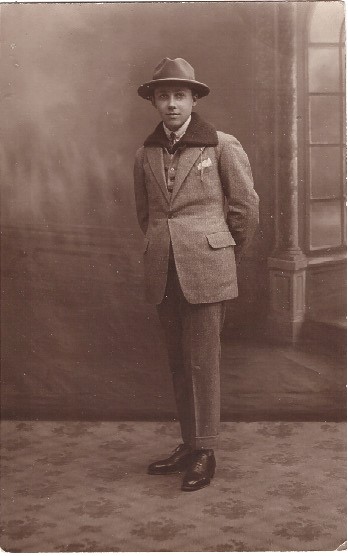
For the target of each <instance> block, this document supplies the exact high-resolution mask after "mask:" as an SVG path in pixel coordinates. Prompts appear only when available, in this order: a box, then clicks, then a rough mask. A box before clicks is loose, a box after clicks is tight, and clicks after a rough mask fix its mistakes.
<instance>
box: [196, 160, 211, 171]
mask: <svg viewBox="0 0 348 556" xmlns="http://www.w3.org/2000/svg"><path fill="white" fill-rule="evenodd" d="M212 164H213V163H212V161H211V160H210V158H206V159H205V160H202V162H200V163H199V164H198V166H197V168H198V170H202V169H203V168H209V166H211V165H212Z"/></svg>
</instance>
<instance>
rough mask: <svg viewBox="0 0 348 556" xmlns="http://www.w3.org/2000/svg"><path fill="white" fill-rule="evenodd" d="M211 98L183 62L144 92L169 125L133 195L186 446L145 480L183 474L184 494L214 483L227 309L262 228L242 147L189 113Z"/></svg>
mask: <svg viewBox="0 0 348 556" xmlns="http://www.w3.org/2000/svg"><path fill="white" fill-rule="evenodd" d="M209 92H210V91H209V87H208V86H207V85H205V84H204V83H200V82H199V81H196V79H195V75H194V70H193V68H192V66H191V65H190V64H189V63H188V62H186V60H184V59H182V58H176V59H174V60H171V59H169V58H164V59H163V60H162V62H161V63H160V64H159V65H158V66H157V67H156V69H155V72H154V75H153V79H152V80H151V81H149V82H147V83H144V84H143V85H141V86H140V87H139V89H138V94H139V95H140V96H141V97H142V98H144V99H148V100H150V101H151V103H152V105H153V106H154V107H155V108H156V109H157V110H158V112H159V115H160V117H161V120H162V122H161V123H160V124H159V125H158V126H157V127H156V129H155V131H154V132H153V133H152V134H151V135H149V137H148V138H147V139H146V140H145V142H144V146H143V147H141V148H140V149H139V150H138V152H137V154H136V160H135V168H134V185H135V200H136V209H137V215H138V221H139V225H140V227H141V229H142V231H143V233H144V235H145V245H144V264H145V289H146V298H147V300H148V301H149V302H150V303H154V304H156V305H157V310H158V314H159V318H160V321H161V324H162V326H163V329H164V335H165V339H166V347H167V352H168V358H169V366H170V370H171V373H172V377H173V385H174V393H175V399H176V405H177V411H178V417H179V421H180V427H181V434H182V440H183V443H182V444H180V445H179V446H178V447H177V448H176V449H175V450H174V452H173V454H172V455H170V457H168V458H167V459H164V460H160V461H157V462H154V463H152V464H151V465H150V466H149V468H148V472H149V473H150V474H154V475H159V474H161V475H162V474H170V473H176V472H181V471H185V472H186V473H185V476H184V479H183V483H182V487H181V488H182V490H186V491H192V490H197V489H199V488H202V487H204V486H206V485H208V484H209V483H210V480H211V479H212V477H213V475H214V471H215V466H216V462H215V457H214V448H215V447H216V444H217V439H218V433H219V423H220V374H219V362H220V332H221V329H222V325H223V320H224V312H225V301H226V300H227V299H232V298H234V297H236V296H237V295H238V291H237V276H236V260H237V262H238V261H239V260H240V258H241V255H242V252H243V250H244V249H245V246H246V245H247V244H248V242H249V241H250V239H251V238H252V235H253V233H254V230H255V228H256V225H257V222H258V197H257V195H256V193H255V191H254V189H253V180H252V174H251V171H250V166H249V162H248V158H247V155H246V154H245V152H244V151H243V149H242V147H241V145H240V143H239V142H238V141H237V140H236V139H235V138H234V137H233V136H232V135H227V134H225V133H222V132H221V131H216V130H215V128H214V127H213V126H212V125H211V124H209V123H207V122H205V121H203V120H202V119H201V118H200V117H199V116H198V115H197V114H196V113H195V112H192V109H193V107H194V106H195V105H196V103H197V99H198V98H201V97H203V96H206V95H208V94H209Z"/></svg>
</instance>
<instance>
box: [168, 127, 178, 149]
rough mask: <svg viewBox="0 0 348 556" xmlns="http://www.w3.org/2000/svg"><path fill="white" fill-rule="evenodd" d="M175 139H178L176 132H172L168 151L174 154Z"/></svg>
mask: <svg viewBox="0 0 348 556" xmlns="http://www.w3.org/2000/svg"><path fill="white" fill-rule="evenodd" d="M175 139H176V135H175V133H174V131H172V132H171V134H170V139H169V149H168V151H169V152H170V153H172V152H173V147H174V145H175Z"/></svg>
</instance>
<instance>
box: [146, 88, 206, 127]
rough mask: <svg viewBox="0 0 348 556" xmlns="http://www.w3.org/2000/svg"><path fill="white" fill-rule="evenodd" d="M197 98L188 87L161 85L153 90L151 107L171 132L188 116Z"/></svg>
mask: <svg viewBox="0 0 348 556" xmlns="http://www.w3.org/2000/svg"><path fill="white" fill-rule="evenodd" d="M196 99H197V96H196V95H193V94H192V91H191V89H190V88H189V87H183V86H181V85H161V86H159V87H156V88H155V90H154V96H153V99H152V104H153V106H154V107H155V108H156V109H157V110H158V112H159V114H160V116H161V118H162V120H163V122H164V123H165V125H166V126H167V128H168V129H170V130H171V131H176V130H177V129H179V127H181V126H182V125H183V124H184V123H185V122H186V120H187V118H188V117H189V116H190V114H191V112H192V108H193V107H194V106H195V105H196V104H197V100H196Z"/></svg>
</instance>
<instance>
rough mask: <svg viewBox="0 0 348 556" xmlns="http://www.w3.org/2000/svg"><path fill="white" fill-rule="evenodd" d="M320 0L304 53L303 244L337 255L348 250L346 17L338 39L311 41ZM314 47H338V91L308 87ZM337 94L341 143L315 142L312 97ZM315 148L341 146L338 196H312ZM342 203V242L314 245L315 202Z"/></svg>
mask: <svg viewBox="0 0 348 556" xmlns="http://www.w3.org/2000/svg"><path fill="white" fill-rule="evenodd" d="M316 4H317V2H313V5H311V6H309V9H308V13H307V17H306V24H305V25H304V40H303V46H304V49H303V50H304V56H303V71H302V75H303V76H304V83H303V89H302V90H303V113H304V116H305V118H304V119H305V122H304V126H303V127H304V129H303V135H304V151H305V156H304V186H305V187H304V215H305V219H304V220H305V222H304V247H305V251H306V253H307V254H308V255H312V256H318V255H319V256H320V255H324V254H326V255H327V254H331V253H332V254H336V253H340V252H342V251H345V250H346V211H345V204H346V198H347V195H346V190H345V179H346V178H345V160H346V131H345V118H346V114H345V96H346V92H345V81H344V75H345V71H344V62H345V56H344V54H345V50H344V47H345V42H344V19H343V22H342V25H341V29H340V32H339V39H338V42H318V41H315V42H314V41H313V42H312V41H311V40H310V26H311V22H312V17H313V14H314V10H315V8H316ZM313 48H318V49H319V48H336V49H338V56H339V66H338V71H339V76H338V91H337V92H331V91H329V92H313V91H312V92H311V91H310V90H309V89H310V88H309V56H310V51H311V49H313ZM318 96H323V97H336V98H338V99H339V103H338V104H339V142H338V143H329V142H328V143H319V142H318V143H316V142H313V141H312V139H311V129H310V123H311V122H310V99H311V98H313V97H318ZM313 147H314V148H316V147H319V148H320V147H329V148H330V147H336V148H337V147H339V151H340V155H339V157H340V168H339V183H340V189H339V195H338V196H329V197H322V196H320V197H319V196H318V197H315V198H312V193H311V149H312V148H313ZM337 201H339V202H340V207H341V210H340V237H341V239H340V244H339V245H320V246H313V245H311V208H312V206H313V204H315V203H317V202H318V203H320V202H321V203H323V202H325V203H330V202H336V203H337Z"/></svg>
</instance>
